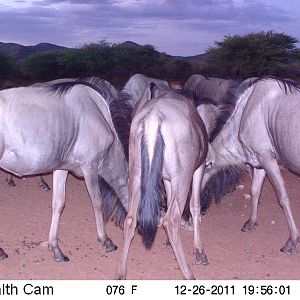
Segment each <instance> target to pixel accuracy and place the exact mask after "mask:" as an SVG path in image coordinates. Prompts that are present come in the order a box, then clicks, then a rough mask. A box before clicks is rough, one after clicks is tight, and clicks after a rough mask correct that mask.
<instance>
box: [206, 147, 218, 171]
mask: <svg viewBox="0 0 300 300" xmlns="http://www.w3.org/2000/svg"><path fill="white" fill-rule="evenodd" d="M215 158H216V155H215V150H214V149H213V147H212V146H211V144H210V143H208V152H207V157H206V166H210V167H211V166H212V165H213V164H214V162H215Z"/></svg>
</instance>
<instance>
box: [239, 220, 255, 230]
mask: <svg viewBox="0 0 300 300" xmlns="http://www.w3.org/2000/svg"><path fill="white" fill-rule="evenodd" d="M256 226H258V223H252V222H250V221H247V222H246V223H245V224H244V226H243V228H242V229H241V231H243V232H253V231H255V229H256V228H255V227H256Z"/></svg>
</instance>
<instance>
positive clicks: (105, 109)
mask: <svg viewBox="0 0 300 300" xmlns="http://www.w3.org/2000/svg"><path fill="white" fill-rule="evenodd" d="M299 117H300V84H298V83H297V82H294V81H292V80H289V79H279V78H273V77H266V78H249V79H246V80H245V81H235V80H223V79H218V78H207V77H205V76H202V75H198V74H195V75H192V76H191V77H190V78H188V79H187V81H186V83H185V85H184V87H183V88H182V89H181V90H176V91H174V90H172V89H171V88H170V86H169V84H168V83H167V82H166V81H163V80H159V79H154V78H149V77H146V76H144V75H141V74H136V75H134V76H132V77H131V78H130V79H129V81H128V82H127V83H126V85H125V86H124V87H123V89H122V90H120V91H117V90H116V89H115V88H114V87H113V85H112V84H111V83H109V82H107V81H105V80H103V79H100V78H97V77H91V78H80V79H72V78H68V79H59V80H54V81H51V82H47V83H39V84H35V85H32V86H28V87H19V88H11V89H7V90H2V91H0V119H1V123H0V124H1V125H0V167H1V168H2V169H3V170H5V171H7V172H9V173H12V174H15V175H17V176H20V177H22V176H28V175H40V174H44V173H49V172H53V197H52V220H51V226H50V233H49V240H48V248H49V250H52V251H53V254H54V259H55V260H56V261H59V262H61V261H68V260H69V259H68V257H67V256H66V255H65V254H64V253H63V252H62V250H61V249H60V247H59V245H58V238H57V233H58V224H59V220H60V216H61V213H62V210H63V208H64V205H65V185H66V179H67V175H68V172H71V173H73V174H75V175H76V176H78V177H83V178H84V180H85V184H86V187H87V190H88V193H89V196H90V199H91V202H92V206H93V209H94V214H95V221H96V228H97V236H98V239H99V241H100V242H101V243H102V246H103V249H104V251H106V252H110V251H114V250H116V249H117V247H116V246H115V245H114V243H113V241H112V240H111V239H110V238H109V237H108V236H107V233H106V231H105V226H104V225H105V223H106V222H107V221H108V220H110V219H112V220H114V222H115V224H116V225H118V226H119V227H121V228H122V229H123V230H124V245H123V251H122V255H121V261H120V264H119V268H118V270H116V276H115V278H116V279H125V278H126V273H127V272H126V269H127V257H128V253H129V248H130V243H131V240H132V238H133V236H134V233H135V230H137V232H138V233H139V234H141V236H142V241H143V244H144V245H145V247H146V248H148V249H150V248H151V246H152V244H153V242H154V239H155V234H156V231H157V227H158V223H159V220H160V219H161V218H163V220H162V225H163V228H164V229H165V231H166V235H167V238H168V240H169V243H170V245H171V246H172V249H173V251H174V254H175V256H176V259H177V261H178V264H179V267H180V269H181V272H182V274H183V277H184V278H185V279H194V275H193V272H192V270H191V268H190V267H189V265H188V263H187V260H186V257H185V253H184V250H183V245H182V242H181V238H180V222H181V219H182V218H185V219H189V221H190V222H191V223H192V224H193V232H194V253H195V256H196V264H200V265H206V264H208V259H207V257H206V254H205V251H204V247H203V242H202V240H205V238H206V237H203V238H202V237H200V223H201V213H202V214H204V213H205V211H206V210H207V209H208V208H209V206H210V204H211V201H212V199H216V201H219V200H220V199H221V197H222V196H223V195H225V194H227V193H230V192H231V191H232V190H233V189H234V188H235V186H236V185H237V184H238V182H239V180H240V178H241V176H242V175H243V174H244V173H247V172H248V173H250V175H251V178H252V185H251V198H252V210H251V215H250V218H249V220H248V221H247V222H246V223H245V224H244V226H243V228H242V230H243V231H253V230H254V229H255V227H256V225H257V219H258V217H257V210H258V203H259V198H260V194H261V190H262V186H263V182H264V179H265V177H266V175H267V176H268V177H269V179H270V182H271V183H272V186H273V188H274V191H275V193H276V196H277V198H278V201H279V205H280V206H281V208H282V209H283V212H284V215H285V218H286V221H287V225H288V229H289V237H288V240H287V242H286V243H285V244H284V245H283V247H282V248H281V251H283V252H285V253H288V254H291V253H294V252H295V251H296V245H297V243H298V242H299V241H300V238H299V231H298V229H297V227H296V224H295V221H294V217H293V214H292V210H291V207H290V201H289V197H288V194H287V192H286V188H285V185H284V181H283V178H282V175H281V172H280V168H279V164H283V165H284V166H285V167H287V168H288V169H290V170H291V171H293V172H295V173H298V174H299V173H300V158H299V155H298V154H299V153H300V138H299V132H300V123H299V122H298V120H299ZM202 226H205V222H204V223H202ZM7 257H8V255H7V254H6V253H5V251H4V250H3V249H2V248H0V259H5V258H7Z"/></svg>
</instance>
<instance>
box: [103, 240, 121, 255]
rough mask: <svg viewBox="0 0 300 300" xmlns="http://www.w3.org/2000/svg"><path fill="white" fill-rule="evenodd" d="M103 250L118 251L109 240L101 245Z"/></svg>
mask: <svg viewBox="0 0 300 300" xmlns="http://www.w3.org/2000/svg"><path fill="white" fill-rule="evenodd" d="M103 249H104V251H105V252H113V251H115V250H117V249H118V247H117V246H116V245H115V244H114V243H113V242H112V240H111V239H109V238H107V239H106V241H105V242H104V243H103Z"/></svg>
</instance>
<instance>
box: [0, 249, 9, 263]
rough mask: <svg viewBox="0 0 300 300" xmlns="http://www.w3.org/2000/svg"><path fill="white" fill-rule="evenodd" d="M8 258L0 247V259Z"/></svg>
mask: <svg viewBox="0 0 300 300" xmlns="http://www.w3.org/2000/svg"><path fill="white" fill-rule="evenodd" d="M5 258H8V255H7V254H6V253H5V252H4V250H3V249H2V248H0V260H2V259H5Z"/></svg>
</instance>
